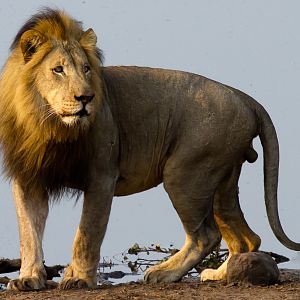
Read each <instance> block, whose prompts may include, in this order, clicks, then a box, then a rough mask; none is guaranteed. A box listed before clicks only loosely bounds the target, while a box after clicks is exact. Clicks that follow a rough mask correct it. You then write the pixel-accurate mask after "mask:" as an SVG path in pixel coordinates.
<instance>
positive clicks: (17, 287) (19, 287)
mask: <svg viewBox="0 0 300 300" xmlns="http://www.w3.org/2000/svg"><path fill="white" fill-rule="evenodd" d="M7 289H8V290H13V291H38V290H43V289H46V281H45V280H44V279H41V278H39V277H23V278H19V279H13V280H11V281H10V282H9V283H8V286H7Z"/></svg>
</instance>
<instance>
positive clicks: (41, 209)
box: [8, 180, 48, 291]
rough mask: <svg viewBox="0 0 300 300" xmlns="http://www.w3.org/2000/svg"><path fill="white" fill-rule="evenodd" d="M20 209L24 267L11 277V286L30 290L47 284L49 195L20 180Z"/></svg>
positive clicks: (16, 184)
mask: <svg viewBox="0 0 300 300" xmlns="http://www.w3.org/2000/svg"><path fill="white" fill-rule="evenodd" d="M12 190H13V197H14V202H15V207H16V212H17V218H18V225H19V234H20V254H21V270H20V276H19V278H18V279H15V280H11V281H10V282H9V284H8V289H11V290H19V291H28V290H40V289H44V288H45V287H46V279H47V276H46V271H45V268H44V264H43V260H44V255H43V250H42V238H43V233H44V228H45V222H46V218H47V215H48V196H47V193H46V192H45V191H42V190H40V191H34V192H33V191H30V190H28V189H26V188H24V187H22V185H21V184H20V183H19V182H18V181H17V180H14V181H13V185H12Z"/></svg>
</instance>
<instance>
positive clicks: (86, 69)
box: [83, 66, 91, 73]
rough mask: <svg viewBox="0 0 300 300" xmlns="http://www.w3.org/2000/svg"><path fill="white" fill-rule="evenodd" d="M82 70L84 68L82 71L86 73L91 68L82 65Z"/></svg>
mask: <svg viewBox="0 0 300 300" xmlns="http://www.w3.org/2000/svg"><path fill="white" fill-rule="evenodd" d="M83 70H84V73H88V72H89V71H90V70H91V67H90V66H84V68H83Z"/></svg>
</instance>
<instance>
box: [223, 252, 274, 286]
mask: <svg viewBox="0 0 300 300" xmlns="http://www.w3.org/2000/svg"><path fill="white" fill-rule="evenodd" d="M279 275H280V272H279V269H278V267H277V264H276V263H275V261H274V260H273V259H272V257H271V256H270V255H268V254H265V253H262V252H247V253H241V254H235V255H233V256H232V257H231V258H230V259H229V261H228V265H227V278H226V279H227V284H237V283H243V284H253V285H270V284H275V283H277V282H278V280H279Z"/></svg>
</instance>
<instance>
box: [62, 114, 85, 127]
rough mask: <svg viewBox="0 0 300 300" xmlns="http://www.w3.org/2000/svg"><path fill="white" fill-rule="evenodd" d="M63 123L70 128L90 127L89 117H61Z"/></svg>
mask: <svg viewBox="0 0 300 300" xmlns="http://www.w3.org/2000/svg"><path fill="white" fill-rule="evenodd" d="M61 120H62V122H63V123H64V124H65V125H67V126H68V127H73V126H74V127H77V126H82V127H85V126H88V125H89V123H90V122H89V116H87V115H86V116H78V115H72V116H61Z"/></svg>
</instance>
